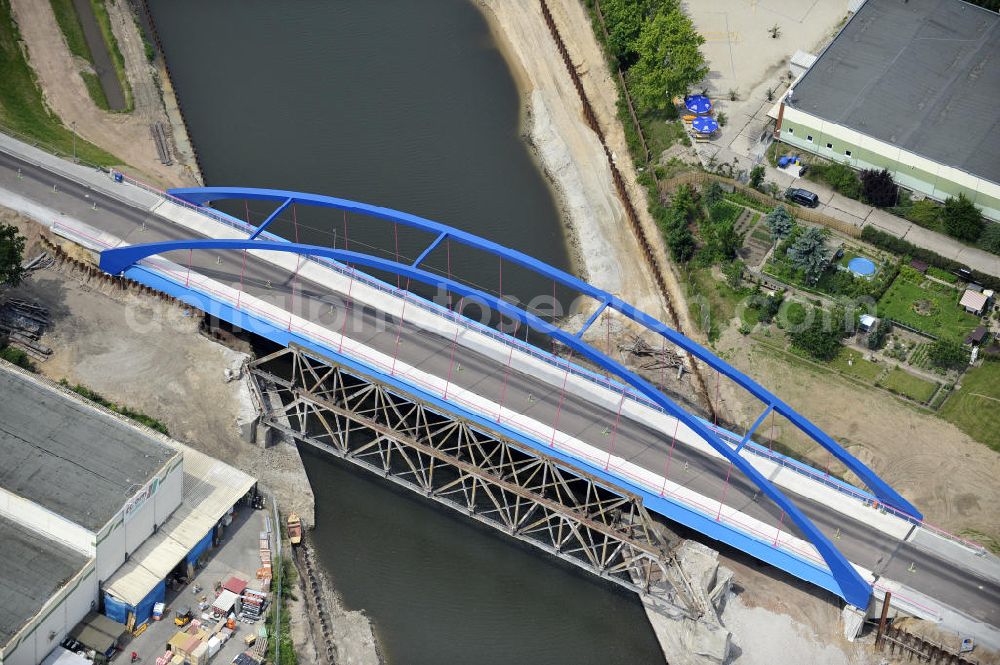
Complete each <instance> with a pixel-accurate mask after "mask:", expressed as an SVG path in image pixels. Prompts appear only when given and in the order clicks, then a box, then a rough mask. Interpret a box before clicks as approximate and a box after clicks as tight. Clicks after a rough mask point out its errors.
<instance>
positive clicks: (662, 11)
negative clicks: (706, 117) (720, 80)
mask: <svg viewBox="0 0 1000 665" xmlns="http://www.w3.org/2000/svg"><path fill="white" fill-rule="evenodd" d="M600 9H601V12H602V13H603V15H604V23H605V26H606V28H607V31H608V48H609V49H610V51H611V55H612V56H613V57H614V58H615V60H616V61H617V63H618V66H619V67H621V69H622V70H623V71H625V72H626V75H627V78H628V83H629V90H630V91H631V93H632V98H633V99H634V100H635V103H636V105H637V106H638V107H639V109H638V110H639V111H640V112H649V111H662V110H665V109H667V108H668V107H669V106H670V100H671V99H672V98H673V97H675V96H678V95H684V94H686V93H687V91H688V90H689V89H690V88H691V86H693V85H695V84H697V83H698V82H700V81H701V80H702V79H704V78H705V76H706V75H707V74H708V66H707V65H706V64H705V58H704V56H702V54H701V50H700V47H701V45H702V44H704V43H705V39H704V37H702V36H701V35H700V34H698V32H697V31H696V30H695V28H694V24H693V23H692V22H691V19H689V18H688V17H687V15H686V14H684V12H683V11H682V9H681V4H680V2H679V0H600Z"/></svg>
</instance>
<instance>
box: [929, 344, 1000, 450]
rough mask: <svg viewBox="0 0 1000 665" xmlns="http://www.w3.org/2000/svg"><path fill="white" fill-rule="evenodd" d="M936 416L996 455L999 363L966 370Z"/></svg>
mask: <svg viewBox="0 0 1000 665" xmlns="http://www.w3.org/2000/svg"><path fill="white" fill-rule="evenodd" d="M938 415H940V416H941V417H942V418H944V419H945V420H947V421H948V422H950V423H953V424H954V425H955V426H956V427H958V428H959V429H960V430H962V431H963V432H965V433H966V434H968V435H969V436H971V437H972V438H973V439H975V440H976V441H979V442H980V443H985V444H986V445H987V446H989V447H990V448H992V449H993V450H996V451H997V452H1000V363H997V362H991V361H987V362H984V363H983V364H982V366H980V367H974V368H972V369H970V370H969V371H968V372H967V373H966V374H965V376H964V377H962V382H961V389H959V388H958V387H957V386H956V388H955V390H953V391H952V393H951V396H950V397H948V399H947V400H946V401H945V403H944V404H943V405H942V406H941V408H940V409H939V410H938Z"/></svg>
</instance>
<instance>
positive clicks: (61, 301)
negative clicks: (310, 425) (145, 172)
mask: <svg viewBox="0 0 1000 665" xmlns="http://www.w3.org/2000/svg"><path fill="white" fill-rule="evenodd" d="M0 224H13V225H14V226H15V227H17V228H18V230H19V231H20V232H21V234H22V235H24V236H25V238H26V240H27V242H26V248H25V256H27V257H33V256H36V255H37V254H38V253H40V252H41V251H43V250H44V249H45V247H44V245H43V244H42V243H41V241H40V239H41V238H42V237H44V238H46V239H47V240H49V241H50V242H55V244H60V242H58V241H59V239H58V238H54V237H53V236H52V235H51V234H49V233H48V231H47V230H45V229H44V228H43V227H42V226H41V225H40V224H37V223H36V222H34V221H33V220H31V219H28V218H27V217H25V216H23V215H19V214H17V213H15V212H13V211H11V210H8V209H5V208H0ZM62 247H63V249H64V251H66V252H67V254H69V255H70V256H73V257H75V258H78V259H81V260H89V258H90V254H89V252H88V251H86V250H83V249H81V248H79V247H76V246H75V245H72V244H64V245H62ZM88 281H89V280H87V279H86V278H84V277H82V276H80V275H77V274H71V272H70V271H68V270H67V269H65V268H61V267H59V266H58V265H56V266H53V267H50V268H46V269H44V270H40V271H37V272H34V273H32V274H31V275H30V276H29V277H28V278H27V279H26V280H25V281H24V282H23V283H22V284H21V285H19V286H18V287H16V288H14V289H9V290H7V291H5V292H4V293H3V295H4V296H5V297H12V298H22V299H26V300H30V301H35V302H38V303H39V304H42V305H44V306H45V307H47V308H48V309H49V311H50V314H51V325H50V327H49V329H48V331H47V333H46V334H45V335H44V336H43V338H42V340H41V341H42V343H43V344H45V345H47V346H49V347H51V348H52V349H53V353H52V356H51V357H50V358H49V359H48V360H47V361H45V362H39V363H37V367H38V371H39V372H40V373H41V374H43V375H45V376H46V377H48V378H50V379H52V380H55V381H59V380H61V379H65V380H66V381H68V382H69V383H70V384H77V383H79V384H81V385H84V386H86V387H88V388H90V389H91V390H94V391H96V392H98V393H100V394H101V395H102V396H104V397H105V398H107V399H108V400H110V401H112V402H115V403H117V404H120V405H123V406H128V407H130V408H132V409H135V410H137V411H140V412H143V413H146V414H147V415H150V416H152V417H154V418H156V419H158V420H160V421H161V422H162V423H164V424H165V425H166V426H167V429H168V430H169V432H170V436H171V437H173V438H175V439H178V440H180V441H182V442H183V443H186V444H187V445H190V446H191V447H193V448H196V449H197V450H200V451H201V452H204V453H206V454H208V455H211V456H213V457H217V458H219V459H221V460H223V461H225V462H228V463H229V464H232V465H234V466H236V467H238V468H240V469H241V470H243V471H245V472H246V473H249V474H250V475H252V476H254V477H255V478H258V479H259V480H260V483H261V487H262V489H263V490H264V491H265V492H267V493H270V494H273V495H274V496H275V497H276V498H277V500H278V505H279V508H280V510H281V511H282V512H283V513H287V512H293V511H294V512H296V513H298V514H299V515H301V516H302V517H303V520H305V521H306V522H307V523H308V524H311V523H313V520H314V517H313V515H314V504H313V494H312V488H311V486H310V485H309V479H308V477H307V476H306V474H305V470H304V468H303V467H302V461H301V459H300V458H299V455H298V451H297V450H296V449H295V448H294V447H293V446H291V445H288V444H279V445H276V446H272V447H270V448H267V449H263V448H260V447H257V446H254V445H250V444H248V443H246V442H245V441H244V440H243V438H242V436H241V433H240V429H239V427H238V425H237V417H238V416H239V415H240V414H241V413H243V412H244V410H245V404H244V403H243V402H242V396H241V392H242V391H241V387H240V382H239V381H230V382H226V381H225V372H226V370H227V369H233V368H234V367H239V366H240V364H241V363H242V362H243V359H244V358H245V354H244V353H243V352H241V351H237V350H233V349H230V348H227V347H226V346H223V345H222V344H219V343H218V342H215V341H213V340H211V339H209V338H208V337H206V336H205V335H203V334H202V333H201V332H200V323H199V322H200V318H199V317H192V316H184V315H183V314H182V310H181V309H180V308H178V307H176V306H173V305H166V304H164V303H161V302H160V301H159V300H155V299H152V298H150V297H147V296H138V295H131V294H121V293H115V294H114V295H109V294H107V293H105V292H104V290H103V287H101V286H98V285H95V284H91V283H88ZM253 535H254V536H255V537H256V531H255V532H254V534H253ZM254 554H256V550H254ZM303 592H304V590H303V589H302V587H301V584H300V588H299V591H298V592H297V599H296V600H292V601H291V602H290V604H289V610H290V615H289V616H290V620H291V631H292V637H293V642H294V643H295V644H296V649H297V650H299V651H300V652H301V653H303V654H305V653H316V649H315V645H314V638H315V636H314V635H313V634H312V630H313V629H314V625H313V622H312V621H311V620H310V619H309V618H308V617H307V616H306V607H305V606H304V604H303V602H302V597H303ZM323 598H324V605H325V609H326V610H327V611H328V612H329V613H330V614H331V615H332V616H334V617H336V619H337V624H338V627H339V630H337V631H335V633H334V634H333V637H334V638H335V640H336V647H337V649H338V650H339V651H340V652H343V653H350V654H354V655H356V658H355V662H359V663H362V662H364V663H368V662H377V656H372V654H374V653H375V647H374V637H373V635H372V630H371V625H370V623H369V621H368V619H367V617H366V616H365V615H364V613H362V612H355V611H349V610H346V609H345V608H343V607H342V606H341V605H340V603H339V600H338V598H337V596H336V595H335V594H334V593H333V591H332V589H327V588H324V594H323ZM320 637H322V636H320ZM358 654H361V655H358ZM315 662H317V663H319V662H321V661H320V660H316V661H315Z"/></svg>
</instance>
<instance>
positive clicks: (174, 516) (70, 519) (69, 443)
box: [0, 361, 255, 665]
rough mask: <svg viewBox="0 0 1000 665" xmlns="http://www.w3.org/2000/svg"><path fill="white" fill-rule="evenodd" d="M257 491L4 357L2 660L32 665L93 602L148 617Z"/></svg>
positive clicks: (4, 664) (126, 622)
mask: <svg viewBox="0 0 1000 665" xmlns="http://www.w3.org/2000/svg"><path fill="white" fill-rule="evenodd" d="M254 487H255V480H254V479H253V478H252V477H250V476H248V475H247V474H245V473H242V472H241V471H238V470H237V469H234V468H232V467H230V466H229V465H227V464H225V463H223V462H220V461H218V460H215V459H213V458H211V457H208V456H207V455H204V454H202V453H199V452H197V451H195V450H192V449H191V448H189V447H187V446H184V445H183V444H180V443H178V442H176V441H173V440H171V439H169V438H167V437H164V436H162V435H160V434H159V433H157V432H154V431H152V430H150V429H148V428H145V427H142V426H139V425H136V424H135V423H133V422H131V421H129V420H127V419H125V418H123V417H120V416H118V415H117V414H115V413H113V412H110V411H108V410H106V409H103V408H101V407H98V406H96V405H94V404H93V403H91V402H88V401H86V400H83V399H82V398H80V397H79V396H78V395H76V394H75V393H73V392H72V391H70V390H68V389H66V388H64V387H61V386H58V385H55V384H53V383H51V382H49V381H46V380H44V379H42V378H39V377H37V376H35V375H32V374H29V373H28V372H25V371H23V370H20V369H19V368H17V367H14V366H13V365H10V364H9V363H6V362H4V361H0V557H2V559H0V560H2V561H3V562H4V565H3V567H2V569H0V665H37V663H39V662H41V661H42V660H43V659H44V658H45V657H46V656H47V655H48V654H49V653H50V652H52V651H53V649H55V648H56V647H58V645H59V644H60V642H61V641H62V640H63V639H64V638H65V637H66V636H67V635H68V634H69V633H70V631H71V630H72V629H73V628H74V627H75V626H77V624H78V623H80V622H81V621H82V620H83V619H84V618H85V617H87V616H88V614H91V613H92V612H93V611H95V610H99V611H102V612H104V613H105V614H107V615H108V616H109V617H110V618H111V619H113V620H114V621H116V622H118V624H119V625H121V627H122V630H123V631H124V630H126V629H127V630H133V629H135V628H136V627H137V626H140V625H141V624H143V623H144V622H146V621H148V620H149V617H150V613H151V611H152V605H153V603H155V602H159V601H162V600H163V597H164V591H165V585H164V580H165V579H166V578H167V577H168V575H169V574H170V573H171V572H173V571H174V570H175V569H179V570H182V571H183V570H185V569H187V568H188V567H189V566H193V565H194V564H195V563H196V562H197V559H198V558H199V557H200V556H202V555H204V553H205V552H206V550H207V549H208V548H209V547H210V546H211V545H212V543H213V539H218V538H220V536H221V531H222V525H223V524H224V523H225V522H226V519H227V515H228V514H230V513H231V511H232V508H233V506H234V505H236V504H237V503H238V502H239V501H240V500H242V499H244V498H245V497H246V496H247V495H248V493H249V492H251V491H253V490H254ZM105 625H113V624H108V622H107V621H105ZM83 632H84V634H88V633H90V634H94V633H96V632H98V631H83ZM106 632H109V631H107V629H106ZM110 632H113V630H111V631H110Z"/></svg>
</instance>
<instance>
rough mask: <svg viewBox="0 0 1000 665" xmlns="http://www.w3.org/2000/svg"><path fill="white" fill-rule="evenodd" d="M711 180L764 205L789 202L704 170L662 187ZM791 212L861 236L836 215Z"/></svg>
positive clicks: (805, 210)
mask: <svg viewBox="0 0 1000 665" xmlns="http://www.w3.org/2000/svg"><path fill="white" fill-rule="evenodd" d="M709 182H717V183H719V184H720V185H725V186H726V187H732V188H733V190H735V191H737V192H739V193H740V194H742V195H743V196H746V197H748V198H751V199H753V200H754V201H757V202H758V203H760V204H761V205H763V206H767V207H769V208H773V207H775V206H777V205H785V206H787V205H788V203H787V202H786V201H781V200H779V199H776V198H774V197H772V196H768V195H767V194H764V193H763V192H758V191H757V190H756V189H754V188H753V187H748V186H746V185H744V184H742V183H739V182H737V181H736V180H733V179H732V178H726V177H725V176H721V175H716V174H714V173H705V172H703V171H696V172H692V173H682V174H681V175H679V176H675V177H673V178H671V179H670V180H665V181H663V182H662V183H661V187H662V188H663V189H664V190H667V191H671V190H674V189H677V188H678V187H680V186H681V185H692V186H700V185H704V184H707V183H709ZM789 212H790V213H792V215H794V216H795V217H797V218H799V219H801V220H803V221H805V222H810V223H812V224H819V225H821V226H825V227H827V228H829V229H833V230H834V231H837V232H838V233H843V234H844V235H846V236H850V237H851V238H860V237H861V229H860V228H859V227H857V226H855V225H854V224H851V223H849V222H845V221H843V220H840V219H837V218H836V217H830V216H829V215H824V214H823V213H821V212H816V211H815V210H810V209H808V208H801V207H797V206H789Z"/></svg>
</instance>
